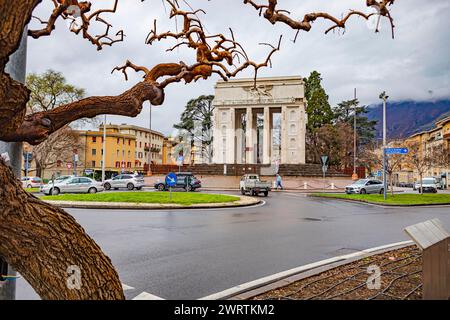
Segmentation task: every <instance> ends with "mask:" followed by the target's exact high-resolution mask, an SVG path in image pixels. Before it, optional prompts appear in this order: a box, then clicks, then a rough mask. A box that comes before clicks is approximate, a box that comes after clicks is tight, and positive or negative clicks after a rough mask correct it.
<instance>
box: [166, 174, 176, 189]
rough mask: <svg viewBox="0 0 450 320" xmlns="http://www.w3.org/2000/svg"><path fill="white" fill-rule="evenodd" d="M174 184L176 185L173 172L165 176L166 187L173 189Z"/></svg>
mask: <svg viewBox="0 0 450 320" xmlns="http://www.w3.org/2000/svg"><path fill="white" fill-rule="evenodd" d="M176 184H177V175H176V174H175V173H173V172H171V173H169V174H168V175H167V176H166V185H167V186H168V187H175V185H176Z"/></svg>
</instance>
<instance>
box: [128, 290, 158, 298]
mask: <svg viewBox="0 0 450 320" xmlns="http://www.w3.org/2000/svg"><path fill="white" fill-rule="evenodd" d="M132 300H165V299H163V298H161V297H158V296H155V295H154V294H151V293H148V292H145V291H144V292H142V293H140V294H139V295H137V296H136V297H134V298H133V299H132Z"/></svg>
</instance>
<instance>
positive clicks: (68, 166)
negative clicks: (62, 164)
mask: <svg viewBox="0 0 450 320" xmlns="http://www.w3.org/2000/svg"><path fill="white" fill-rule="evenodd" d="M66 167H67V170H69V174H70V169H72V162H67V163H66Z"/></svg>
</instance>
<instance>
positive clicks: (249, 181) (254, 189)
mask: <svg viewBox="0 0 450 320" xmlns="http://www.w3.org/2000/svg"><path fill="white" fill-rule="evenodd" d="M271 187H272V184H271V183H270V182H267V181H261V179H260V178H259V175H257V174H245V175H243V176H242V177H241V182H240V186H239V189H241V193H242V194H243V195H245V194H247V193H249V194H251V195H252V196H257V195H259V194H260V193H262V194H264V196H265V197H267V196H268V195H269V191H270V189H271Z"/></svg>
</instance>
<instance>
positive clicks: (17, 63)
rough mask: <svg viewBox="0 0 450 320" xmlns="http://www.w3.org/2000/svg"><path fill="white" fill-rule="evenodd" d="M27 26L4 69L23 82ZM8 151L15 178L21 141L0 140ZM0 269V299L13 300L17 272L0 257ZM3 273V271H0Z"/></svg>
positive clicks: (19, 166) (0, 145) (0, 146)
mask: <svg viewBox="0 0 450 320" xmlns="http://www.w3.org/2000/svg"><path fill="white" fill-rule="evenodd" d="M27 33H28V32H27V28H24V30H23V34H22V40H21V42H20V46H19V48H18V49H17V51H16V52H14V54H12V55H11V57H10V59H9V62H8V64H7V65H6V68H5V71H6V72H7V73H9V75H10V76H11V78H13V79H14V80H16V81H19V82H22V83H25V75H26V66H27ZM3 153H8V155H9V158H10V166H11V168H12V169H13V171H14V174H15V175H16V177H17V178H20V176H21V174H22V142H12V143H11V142H3V141H0V154H3ZM0 270H1V271H6V272H7V275H8V276H11V278H10V280H7V281H5V282H3V283H0V300H15V298H16V280H15V278H14V277H15V276H16V275H17V272H16V271H15V270H13V269H12V268H11V266H9V265H8V264H7V262H6V261H5V260H3V259H2V257H0ZM2 273H3V272H2Z"/></svg>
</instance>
